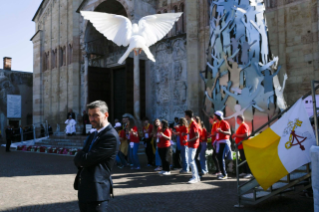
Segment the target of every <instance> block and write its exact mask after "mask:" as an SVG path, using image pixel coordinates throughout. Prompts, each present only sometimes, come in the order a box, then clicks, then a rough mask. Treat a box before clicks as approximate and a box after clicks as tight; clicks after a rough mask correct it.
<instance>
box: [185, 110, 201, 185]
mask: <svg viewBox="0 0 319 212" xmlns="http://www.w3.org/2000/svg"><path fill="white" fill-rule="evenodd" d="M193 116H194V115H193V111H191V110H187V111H185V118H186V120H187V121H188V123H189V125H188V136H187V143H188V145H187V149H186V152H187V156H188V162H189V165H190V167H191V169H192V178H191V179H190V180H189V181H188V183H197V182H199V181H200V178H199V175H198V170H197V166H196V163H195V155H196V151H197V148H198V147H199V134H200V129H199V127H198V124H197V123H196V121H195V120H194V118H193Z"/></svg>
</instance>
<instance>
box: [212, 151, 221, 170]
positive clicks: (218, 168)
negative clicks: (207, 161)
mask: <svg viewBox="0 0 319 212" xmlns="http://www.w3.org/2000/svg"><path fill="white" fill-rule="evenodd" d="M212 157H213V162H214V164H215V166H216V172H220V167H219V163H218V159H217V153H216V150H215V149H214V151H213V155H212Z"/></svg>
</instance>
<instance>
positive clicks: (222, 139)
mask: <svg viewBox="0 0 319 212" xmlns="http://www.w3.org/2000/svg"><path fill="white" fill-rule="evenodd" d="M214 115H215V118H216V119H217V120H218V122H217V126H216V127H217V129H216V142H215V143H214V146H215V149H216V152H217V159H218V163H219V167H220V168H222V175H220V176H219V177H218V179H220V180H225V179H227V172H226V164H225V154H224V149H225V148H226V145H228V146H229V147H230V140H229V138H230V135H231V131H230V126H229V124H228V122H227V121H225V120H224V113H223V112H222V111H216V112H215V114H214Z"/></svg>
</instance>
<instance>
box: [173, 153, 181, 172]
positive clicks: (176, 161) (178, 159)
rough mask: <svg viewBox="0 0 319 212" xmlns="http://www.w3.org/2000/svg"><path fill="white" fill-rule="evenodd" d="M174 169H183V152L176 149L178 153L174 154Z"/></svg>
mask: <svg viewBox="0 0 319 212" xmlns="http://www.w3.org/2000/svg"><path fill="white" fill-rule="evenodd" d="M173 162H174V164H173V165H174V168H177V169H179V168H182V166H181V151H180V150H178V149H177V148H176V152H175V153H174V154H173Z"/></svg>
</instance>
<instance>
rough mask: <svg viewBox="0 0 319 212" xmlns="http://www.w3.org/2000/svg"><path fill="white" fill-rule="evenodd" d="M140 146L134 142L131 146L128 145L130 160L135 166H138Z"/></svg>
mask: <svg viewBox="0 0 319 212" xmlns="http://www.w3.org/2000/svg"><path fill="white" fill-rule="evenodd" d="M139 146H140V143H134V146H133V148H131V146H129V148H130V161H131V163H133V167H135V168H137V167H140V161H139V159H138V154H137V153H138V148H139Z"/></svg>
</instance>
